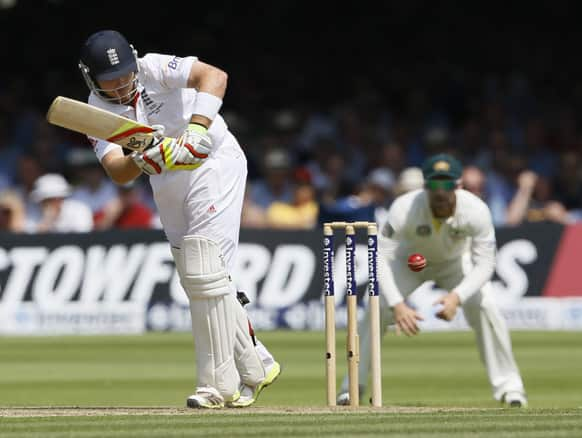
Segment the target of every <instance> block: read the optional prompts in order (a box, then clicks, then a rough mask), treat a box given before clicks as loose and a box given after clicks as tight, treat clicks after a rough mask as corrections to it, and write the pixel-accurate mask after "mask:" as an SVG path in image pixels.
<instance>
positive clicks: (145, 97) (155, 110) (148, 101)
mask: <svg viewBox="0 0 582 438" xmlns="http://www.w3.org/2000/svg"><path fill="white" fill-rule="evenodd" d="M140 97H141V100H142V102H143V103H144V105H145V107H146V113H147V117H148V118H149V117H151V116H153V115H154V114H159V112H160V110H161V109H162V107H163V106H164V103H163V102H155V101H154V100H153V99H152V98H151V97H150V96H149V94H148V93H147V91H146V90H145V88H144V89H143V90H142V92H141V94H140Z"/></svg>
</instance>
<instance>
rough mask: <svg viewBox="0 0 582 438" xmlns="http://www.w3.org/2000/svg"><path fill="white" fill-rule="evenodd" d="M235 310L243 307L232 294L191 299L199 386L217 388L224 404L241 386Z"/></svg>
mask: <svg viewBox="0 0 582 438" xmlns="http://www.w3.org/2000/svg"><path fill="white" fill-rule="evenodd" d="M236 307H240V306H239V303H238V302H237V301H236V298H234V297H233V296H232V295H224V296H220V297H214V298H199V299H191V300H190V315H191V316H192V334H193V335H194V347H195V350H196V369H197V374H198V382H197V386H199V387H201V386H210V387H213V388H215V389H216V390H218V392H219V393H220V395H222V396H223V397H224V399H225V401H229V400H231V399H232V396H233V395H234V394H235V393H236V391H237V390H238V387H239V385H240V377H239V374H238V372H237V369H236V365H235V361H234V344H235V333H236V314H235V308H236Z"/></svg>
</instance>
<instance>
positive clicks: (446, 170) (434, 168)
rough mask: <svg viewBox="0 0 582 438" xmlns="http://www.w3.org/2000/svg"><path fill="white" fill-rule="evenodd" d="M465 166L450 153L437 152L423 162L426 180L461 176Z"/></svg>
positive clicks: (423, 172) (455, 178)
mask: <svg viewBox="0 0 582 438" xmlns="http://www.w3.org/2000/svg"><path fill="white" fill-rule="evenodd" d="M462 173H463V166H462V165H461V162H460V161H459V160H457V159H456V158H455V157H453V156H452V155H449V154H437V155H433V156H431V157H428V158H427V159H426V160H425V161H424V163H423V164H422V175H423V176H424V180H425V181H426V180H429V179H432V178H439V177H440V178H451V179H454V180H457V179H459V178H461V174H462Z"/></svg>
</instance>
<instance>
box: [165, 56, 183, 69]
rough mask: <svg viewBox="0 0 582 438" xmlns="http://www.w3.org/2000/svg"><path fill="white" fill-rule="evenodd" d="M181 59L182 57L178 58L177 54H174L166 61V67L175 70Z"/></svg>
mask: <svg viewBox="0 0 582 438" xmlns="http://www.w3.org/2000/svg"><path fill="white" fill-rule="evenodd" d="M181 60H182V58H180V57H179V56H174V58H173V59H172V60H171V61H170V62H168V68H171V69H172V70H176V69H177V68H178V65H180V61H181Z"/></svg>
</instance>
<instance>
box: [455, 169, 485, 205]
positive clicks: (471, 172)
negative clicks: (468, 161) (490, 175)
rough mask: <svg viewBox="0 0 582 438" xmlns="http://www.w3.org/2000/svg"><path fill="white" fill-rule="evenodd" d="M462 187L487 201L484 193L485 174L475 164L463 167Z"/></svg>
mask: <svg viewBox="0 0 582 438" xmlns="http://www.w3.org/2000/svg"><path fill="white" fill-rule="evenodd" d="M461 179H462V185H463V188H464V189H465V190H467V191H469V192H471V193H473V194H474V195H475V196H477V197H479V198H481V199H483V200H484V201H485V202H487V199H486V195H485V174H484V173H483V171H481V169H479V168H478V167H476V166H466V167H465V168H464V169H463V176H462V177H461Z"/></svg>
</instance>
